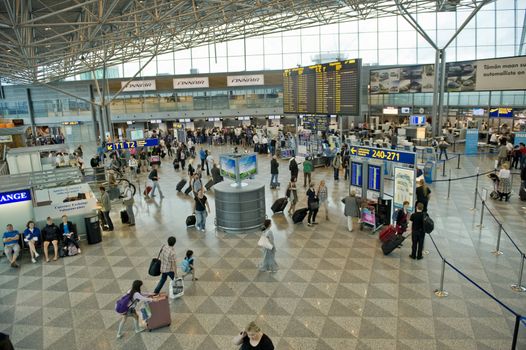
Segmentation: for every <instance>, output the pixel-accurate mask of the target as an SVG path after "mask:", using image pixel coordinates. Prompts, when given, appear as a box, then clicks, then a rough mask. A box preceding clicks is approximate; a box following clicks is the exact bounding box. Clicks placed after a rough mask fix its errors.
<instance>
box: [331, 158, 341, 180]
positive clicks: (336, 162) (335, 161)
mask: <svg viewBox="0 0 526 350" xmlns="http://www.w3.org/2000/svg"><path fill="white" fill-rule="evenodd" d="M341 165H342V158H341V156H340V154H339V153H336V155H335V156H334V159H333V160H332V168H333V170H334V180H339V179H340V166H341Z"/></svg>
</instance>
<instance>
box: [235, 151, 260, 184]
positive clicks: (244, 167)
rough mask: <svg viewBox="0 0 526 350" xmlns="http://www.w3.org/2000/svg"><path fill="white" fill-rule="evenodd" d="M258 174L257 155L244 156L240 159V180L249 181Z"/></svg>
mask: <svg viewBox="0 0 526 350" xmlns="http://www.w3.org/2000/svg"><path fill="white" fill-rule="evenodd" d="M257 172H258V166H257V156H256V154H255V153H254V154H249V155H246V156H242V157H241V158H240V159H239V178H240V179H241V180H244V179H247V178H249V177H251V176H252V175H256V174H257Z"/></svg>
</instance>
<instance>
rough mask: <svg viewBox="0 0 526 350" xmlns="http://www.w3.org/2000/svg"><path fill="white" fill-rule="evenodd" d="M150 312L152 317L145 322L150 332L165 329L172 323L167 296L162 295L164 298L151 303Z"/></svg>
mask: <svg viewBox="0 0 526 350" xmlns="http://www.w3.org/2000/svg"><path fill="white" fill-rule="evenodd" d="M150 310H151V311H152V316H151V317H150V318H149V319H148V321H146V325H147V327H148V330H149V331H150V332H151V331H152V330H154V329H157V328H162V327H167V326H169V325H170V324H171V323H172V317H171V316H170V304H169V303H168V296H166V295H164V298H162V299H157V300H155V301H152V302H151V303H150Z"/></svg>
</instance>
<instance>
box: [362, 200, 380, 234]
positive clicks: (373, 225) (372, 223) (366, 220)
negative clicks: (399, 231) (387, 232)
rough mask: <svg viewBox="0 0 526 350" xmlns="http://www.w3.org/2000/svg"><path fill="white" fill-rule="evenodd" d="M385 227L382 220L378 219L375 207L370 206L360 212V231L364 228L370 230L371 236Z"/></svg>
mask: <svg viewBox="0 0 526 350" xmlns="http://www.w3.org/2000/svg"><path fill="white" fill-rule="evenodd" d="M382 226H383V224H382V223H380V220H378V218H377V217H376V209H375V206H374V205H368V206H367V207H364V208H362V210H361V211H360V230H361V231H363V230H364V228H367V229H370V230H371V234H373V233H375V232H376V231H378V230H379V229H380V228H381V227H382Z"/></svg>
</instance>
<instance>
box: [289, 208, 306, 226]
mask: <svg viewBox="0 0 526 350" xmlns="http://www.w3.org/2000/svg"><path fill="white" fill-rule="evenodd" d="M308 212H309V209H308V208H301V209H298V210H296V211H295V212H294V214H292V221H293V222H294V223H295V224H299V223H300V222H302V221H303V219H305V216H307V213H308Z"/></svg>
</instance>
